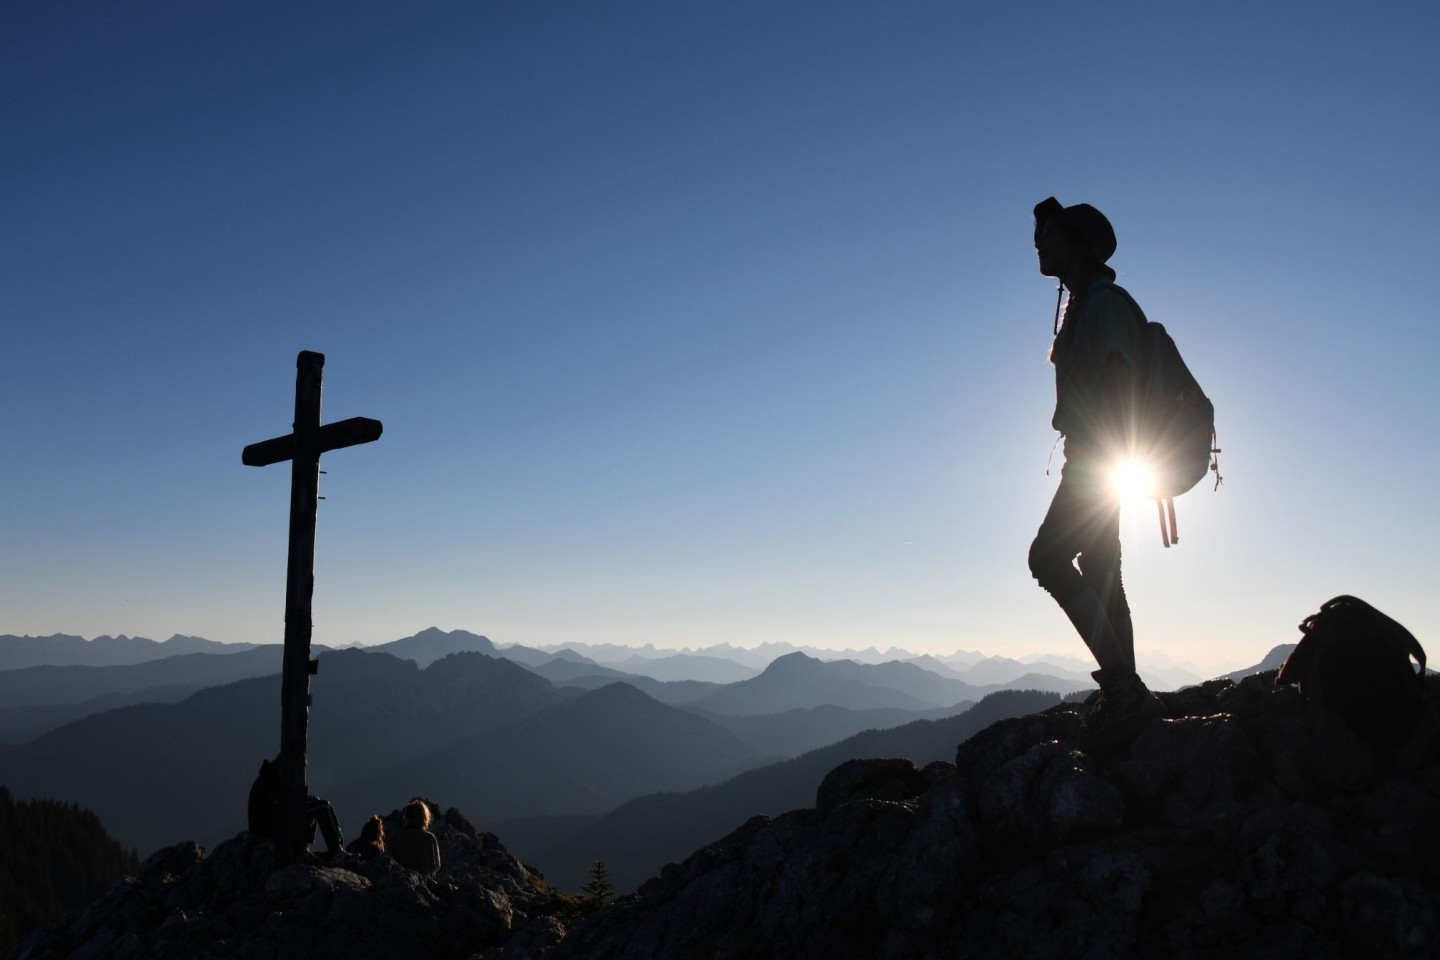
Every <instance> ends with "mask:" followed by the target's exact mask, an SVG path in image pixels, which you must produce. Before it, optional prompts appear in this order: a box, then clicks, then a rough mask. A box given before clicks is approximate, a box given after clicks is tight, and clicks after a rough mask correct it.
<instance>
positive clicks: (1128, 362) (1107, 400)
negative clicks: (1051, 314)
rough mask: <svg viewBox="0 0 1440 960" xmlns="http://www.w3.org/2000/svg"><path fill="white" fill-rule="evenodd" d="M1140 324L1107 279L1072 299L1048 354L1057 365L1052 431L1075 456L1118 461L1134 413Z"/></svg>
mask: <svg viewBox="0 0 1440 960" xmlns="http://www.w3.org/2000/svg"><path fill="white" fill-rule="evenodd" d="M1143 326H1144V325H1143V324H1142V323H1141V321H1140V317H1139V316H1138V315H1137V314H1136V312H1135V310H1134V309H1132V308H1131V306H1130V301H1129V299H1128V298H1127V297H1126V295H1125V294H1124V293H1122V292H1121V291H1120V290H1119V288H1118V287H1116V285H1115V283H1114V282H1113V281H1112V280H1110V279H1109V278H1107V277H1101V278H1099V279H1097V280H1095V282H1094V283H1092V284H1090V286H1089V287H1087V288H1086V290H1085V292H1084V293H1083V294H1082V295H1081V296H1080V297H1078V298H1077V297H1075V295H1074V294H1073V293H1072V294H1071V296H1070V299H1069V301H1068V302H1067V303H1066V305H1065V318H1064V321H1063V325H1062V326H1061V328H1060V332H1059V334H1057V335H1056V337H1055V343H1054V346H1053V347H1052V348H1051V352H1050V359H1051V360H1052V361H1053V362H1054V364H1055V415H1054V416H1053V417H1052V418H1051V421H1050V423H1051V426H1053V427H1054V428H1055V429H1056V430H1058V431H1060V432H1061V433H1062V434H1064V435H1065V439H1066V450H1067V455H1073V453H1074V452H1075V451H1084V452H1086V453H1092V452H1093V453H1100V452H1105V453H1108V454H1113V455H1119V454H1120V453H1122V452H1124V451H1125V450H1126V449H1127V448H1128V447H1129V446H1130V444H1129V443H1127V438H1128V435H1129V423H1130V421H1131V416H1132V413H1133V410H1134V402H1135V401H1134V396H1133V390H1134V377H1133V376H1132V373H1131V371H1134V370H1136V369H1138V366H1139V364H1138V362H1137V361H1138V358H1139V356H1140V348H1141V344H1140V337H1141V334H1142V332H1143Z"/></svg>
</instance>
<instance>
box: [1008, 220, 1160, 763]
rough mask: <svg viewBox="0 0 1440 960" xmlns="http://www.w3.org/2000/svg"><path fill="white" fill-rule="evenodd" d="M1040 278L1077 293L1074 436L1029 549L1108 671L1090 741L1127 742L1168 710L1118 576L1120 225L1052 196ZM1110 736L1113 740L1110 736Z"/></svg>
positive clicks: (1059, 357)
mask: <svg viewBox="0 0 1440 960" xmlns="http://www.w3.org/2000/svg"><path fill="white" fill-rule="evenodd" d="M1035 251H1036V254H1037V255H1038V257H1039V260H1040V273H1041V274H1043V275H1044V276H1047V277H1055V278H1056V279H1057V280H1059V281H1060V283H1061V285H1062V286H1063V287H1064V289H1065V290H1067V291H1068V292H1069V297H1068V299H1067V300H1066V302H1065V314H1064V318H1063V320H1061V319H1060V317H1059V312H1060V305H1059V298H1058V294H1057V298H1056V307H1055V310H1056V330H1055V340H1054V343H1053V344H1052V346H1051V348H1050V360H1051V362H1052V363H1053V364H1054V365H1055V414H1054V418H1053V419H1052V421H1051V424H1052V425H1053V426H1054V427H1055V429H1056V430H1058V431H1060V433H1061V434H1062V435H1063V437H1064V439H1065V449H1064V457H1065V463H1064V466H1063V467H1062V468H1061V471H1060V486H1059V489H1057V490H1056V491H1055V497H1054V499H1053V500H1052V501H1051V502H1050V509H1049V511H1047V512H1046V514H1045V519H1044V520H1043V521H1042V522H1041V524H1040V530H1039V532H1038V533H1037V534H1036V535H1035V541H1034V543H1032V544H1031V545H1030V572H1031V573H1032V574H1033V575H1034V577H1035V579H1036V580H1037V581H1039V583H1040V586H1042V587H1044V588H1045V589H1046V590H1047V591H1048V592H1049V593H1050V595H1051V596H1053V597H1054V598H1055V600H1056V602H1057V603H1059V604H1060V609H1061V610H1063V611H1065V615H1066V616H1067V617H1069V618H1070V622H1071V623H1072V624H1073V625H1074V626H1075V629H1076V631H1078V632H1079V634H1080V637H1081V639H1082V640H1084V641H1085V645H1086V646H1087V647H1089V649H1090V653H1091V655H1092V656H1094V658H1095V662H1096V664H1097V665H1098V666H1099V669H1098V670H1096V671H1095V672H1094V674H1092V675H1093V676H1094V678H1095V682H1096V683H1098V684H1099V685H1100V700H1099V702H1098V703H1097V704H1096V705H1095V707H1094V708H1093V709H1092V712H1091V716H1090V718H1089V721H1088V726H1089V732H1090V734H1091V735H1092V736H1095V735H1098V736H1100V737H1102V738H1108V737H1117V738H1123V736H1125V735H1126V734H1127V733H1129V732H1131V731H1133V730H1138V728H1139V727H1140V726H1143V724H1144V723H1145V722H1147V721H1148V720H1151V719H1154V718H1155V717H1158V716H1162V715H1163V714H1164V712H1165V710H1164V707H1163V705H1161V703H1160V701H1159V700H1157V699H1156V698H1155V696H1154V694H1152V693H1151V692H1150V691H1149V690H1148V689H1147V688H1146V686H1145V683H1144V681H1142V680H1141V679H1140V677H1139V676H1138V675H1137V674H1136V673H1135V633H1134V627H1133V626H1132V624H1131V620H1130V606H1129V603H1128V602H1127V601H1126V599H1125V588H1124V586H1123V584H1122V583H1121V579H1120V496H1119V493H1118V491H1117V490H1116V489H1115V486H1114V482H1113V476H1114V472H1115V469H1116V467H1117V466H1118V465H1119V464H1121V463H1122V462H1123V461H1124V458H1125V456H1126V453H1127V449H1126V447H1127V445H1126V438H1127V437H1128V436H1129V435H1130V428H1131V423H1132V417H1133V415H1134V409H1133V407H1134V404H1133V399H1132V397H1133V393H1132V391H1133V389H1134V369H1135V366H1136V360H1137V358H1138V357H1139V355H1140V350H1141V346H1142V345H1141V343H1140V341H1139V338H1140V335H1141V333H1142V330H1143V326H1142V322H1141V318H1140V317H1139V316H1138V315H1137V314H1136V312H1135V311H1134V310H1132V309H1131V307H1130V301H1129V299H1128V297H1127V296H1126V295H1125V294H1124V293H1123V292H1121V291H1120V290H1119V289H1118V288H1117V287H1116V286H1115V271H1114V270H1112V269H1110V268H1109V267H1108V266H1106V265H1105V261H1107V260H1109V259H1110V256H1111V254H1113V253H1114V252H1115V231H1114V230H1113V229H1112V228H1111V226H1110V221H1109V220H1107V219H1106V218H1105V215H1104V214H1102V213H1101V212H1100V211H1099V210H1096V209H1095V208H1094V207H1092V206H1090V205H1089V204H1085V203H1080V204H1076V205H1074V206H1071V207H1065V206H1062V205H1061V204H1060V202H1059V201H1058V200H1056V199H1055V198H1054V197H1050V198H1048V199H1046V200H1044V201H1042V202H1041V203H1039V204H1037V205H1036V207H1035ZM1102 730H1105V733H1103V734H1102V733H1101V731H1102Z"/></svg>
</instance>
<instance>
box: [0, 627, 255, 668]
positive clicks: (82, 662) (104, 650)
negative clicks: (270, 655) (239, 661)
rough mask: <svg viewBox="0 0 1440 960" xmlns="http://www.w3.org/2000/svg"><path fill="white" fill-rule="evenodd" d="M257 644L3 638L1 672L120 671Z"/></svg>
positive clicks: (190, 639)
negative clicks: (55, 669)
mask: <svg viewBox="0 0 1440 960" xmlns="http://www.w3.org/2000/svg"><path fill="white" fill-rule="evenodd" d="M256 646H259V644H254V643H216V642H215V641H214V640H205V639H202V638H200V637H185V636H181V635H180V634H178V633H177V634H176V635H175V636H173V637H171V638H170V639H169V640H164V641H156V640H147V639H145V638H144V637H127V636H125V635H124V634H121V635H120V636H118V637H96V638H95V639H94V640H86V639H85V638H84V637H72V636H70V635H68V634H64V633H56V634H52V635H50V636H48V637H30V636H23V637H17V636H15V635H13V634H5V635H3V636H0V670H19V669H21V668H23V667H41V666H52V667H72V666H73V667H118V666H124V665H126V664H133V663H146V662H148V661H150V660H162V659H164V658H166V657H174V656H179V655H180V654H185V653H221V654H225V653H243V652H245V651H246V650H253V649H254V648H255V647H256Z"/></svg>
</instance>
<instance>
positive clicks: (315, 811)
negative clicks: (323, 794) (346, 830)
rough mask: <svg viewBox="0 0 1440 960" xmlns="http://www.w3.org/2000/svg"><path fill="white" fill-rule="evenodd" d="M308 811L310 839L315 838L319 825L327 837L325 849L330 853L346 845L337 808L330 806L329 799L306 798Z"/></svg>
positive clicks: (322, 833) (321, 831)
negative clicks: (336, 814) (336, 815)
mask: <svg viewBox="0 0 1440 960" xmlns="http://www.w3.org/2000/svg"><path fill="white" fill-rule="evenodd" d="M305 806H306V813H308V814H309V817H310V839H311V841H312V842H313V841H314V839H315V827H316V826H319V828H320V835H321V836H322V837H324V838H325V849H326V850H328V851H329V852H330V853H336V852H338V851H340V850H342V849H344V847H345V837H344V835H343V834H342V833H341V832H340V821H339V820H337V819H336V818H335V808H334V807H332V806H330V801H329V800H323V799H321V798H320V797H306V798H305Z"/></svg>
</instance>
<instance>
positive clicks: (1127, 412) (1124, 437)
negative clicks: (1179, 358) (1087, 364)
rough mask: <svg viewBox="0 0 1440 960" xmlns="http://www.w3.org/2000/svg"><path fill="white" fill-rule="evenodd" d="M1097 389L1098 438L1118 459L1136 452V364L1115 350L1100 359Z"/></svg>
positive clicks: (1128, 456) (1125, 457)
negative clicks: (1098, 386) (1098, 385)
mask: <svg viewBox="0 0 1440 960" xmlns="http://www.w3.org/2000/svg"><path fill="white" fill-rule="evenodd" d="M1099 392H1100V404H1099V416H1098V417H1097V418H1096V419H1097V421H1098V422H1097V423H1096V431H1097V432H1096V436H1097V438H1099V439H1100V441H1101V443H1103V444H1104V446H1105V449H1106V450H1107V451H1108V452H1109V453H1110V454H1111V455H1112V456H1113V457H1114V458H1115V459H1116V460H1117V461H1120V460H1124V459H1128V458H1130V457H1133V456H1135V455H1136V449H1135V446H1136V443H1135V441H1136V436H1135V430H1136V424H1135V368H1134V367H1133V366H1131V365H1130V361H1129V360H1128V359H1126V358H1125V356H1124V355H1122V354H1121V353H1119V352H1118V351H1116V352H1113V353H1110V354H1109V355H1107V356H1106V357H1105V359H1104V360H1103V361H1101V364H1100V391H1099Z"/></svg>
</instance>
